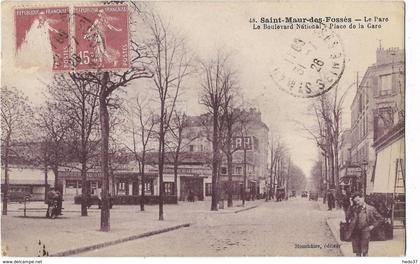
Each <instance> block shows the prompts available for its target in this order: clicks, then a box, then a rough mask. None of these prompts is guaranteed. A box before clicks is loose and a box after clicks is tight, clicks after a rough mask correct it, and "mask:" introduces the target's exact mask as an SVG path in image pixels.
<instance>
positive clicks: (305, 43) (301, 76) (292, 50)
mask: <svg viewBox="0 0 420 264" xmlns="http://www.w3.org/2000/svg"><path fill="white" fill-rule="evenodd" d="M344 68H345V53H344V48H343V45H342V42H341V40H340V38H339V36H338V35H337V34H336V33H335V32H333V31H332V30H330V29H328V28H327V27H326V26H325V25H323V24H321V23H319V24H318V26H317V28H316V29H314V30H313V31H312V32H311V33H307V34H305V35H302V36H300V37H296V38H294V39H293V41H292V43H291V44H290V46H289V48H288V50H287V52H286V54H284V56H283V57H282V61H281V65H278V67H276V68H275V69H274V70H273V71H272V72H271V74H270V76H271V78H272V80H273V81H274V82H275V83H276V85H277V86H278V87H279V88H280V89H281V90H283V91H285V92H287V93H289V94H291V95H293V96H296V97H303V98H311V97H316V96H319V95H322V94H324V93H325V92H327V91H328V90H330V89H331V88H332V87H333V86H334V85H336V84H337V83H338V81H339V80H340V78H341V76H342V74H343V72H344Z"/></svg>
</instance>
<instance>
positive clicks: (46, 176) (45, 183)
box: [44, 162, 49, 203]
mask: <svg viewBox="0 0 420 264" xmlns="http://www.w3.org/2000/svg"><path fill="white" fill-rule="evenodd" d="M44 186H45V188H44V203H47V202H48V201H47V194H48V189H49V186H48V165H47V163H46V162H45V163H44Z"/></svg>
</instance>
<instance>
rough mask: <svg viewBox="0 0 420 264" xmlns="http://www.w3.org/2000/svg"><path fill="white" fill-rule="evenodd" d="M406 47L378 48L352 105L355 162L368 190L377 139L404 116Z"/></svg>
mask: <svg viewBox="0 0 420 264" xmlns="http://www.w3.org/2000/svg"><path fill="white" fill-rule="evenodd" d="M404 71H405V70H404V50H402V49H398V48H390V49H383V48H382V47H380V48H378V49H377V51H376V63H375V64H373V65H371V66H369V67H368V69H367V70H366V72H365V74H364V75H363V78H362V79H361V81H360V83H358V85H357V91H356V95H355V97H354V99H353V102H352V104H351V136H350V137H351V150H350V156H351V157H350V160H351V164H352V165H354V166H357V167H359V168H360V170H361V172H362V176H361V177H363V186H364V188H365V190H366V193H367V194H369V193H371V192H372V191H373V186H374V177H373V176H374V169H375V162H376V156H377V155H376V151H375V149H374V147H373V144H374V142H375V140H376V139H377V138H379V137H381V136H382V135H384V134H385V133H386V131H387V130H389V129H390V128H392V127H393V125H394V124H396V123H398V120H399V119H403V118H404V116H403V115H404V107H405V106H404Z"/></svg>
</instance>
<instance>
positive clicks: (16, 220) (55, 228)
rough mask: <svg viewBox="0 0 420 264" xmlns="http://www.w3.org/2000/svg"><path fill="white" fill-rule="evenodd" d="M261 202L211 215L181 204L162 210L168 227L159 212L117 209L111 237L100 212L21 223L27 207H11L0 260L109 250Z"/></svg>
mask: <svg viewBox="0 0 420 264" xmlns="http://www.w3.org/2000/svg"><path fill="white" fill-rule="evenodd" d="M262 202H263V201H262V200H258V201H247V202H246V205H245V207H242V206H241V202H240V201H234V207H231V208H227V207H226V204H225V209H220V210H219V211H213V212H212V211H210V201H202V202H193V203H190V202H179V204H178V205H164V219H165V220H164V221H159V220H158V206H157V205H155V206H147V205H146V207H145V211H143V212H141V211H140V208H139V206H122V205H116V206H114V207H113V209H111V217H110V223H111V231H110V232H101V231H99V228H100V210H99V209H97V207H94V208H91V209H89V211H88V216H87V217H81V216H80V205H75V204H73V203H72V202H69V201H67V202H64V203H63V207H64V208H65V209H64V212H63V213H64V215H63V216H61V217H59V218H57V219H47V218H45V212H31V211H28V213H27V217H23V211H21V210H19V208H23V204H10V205H9V207H8V209H9V212H8V215H7V216H2V218H1V222H2V231H1V232H2V233H1V234H2V237H1V239H2V255H7V256H38V255H42V251H43V248H44V245H45V250H46V251H47V252H48V254H49V255H50V256H52V255H58V256H63V255H73V254H77V253H80V252H85V251H88V250H93V249H96V248H98V247H104V246H109V245H113V244H117V243H122V242H125V241H129V240H133V239H138V238H141V237H146V236H150V235H156V234H159V233H162V232H168V231H172V230H175V229H179V228H185V227H188V226H189V225H191V224H194V223H197V222H199V221H203V220H204V219H205V218H206V216H208V215H209V214H213V215H218V214H229V213H232V214H233V213H236V212H238V211H240V210H243V209H250V208H251V207H255V206H258V204H259V203H262ZM28 207H29V208H36V207H38V208H41V207H45V206H44V205H43V203H42V202H33V203H30V204H29V205H28Z"/></svg>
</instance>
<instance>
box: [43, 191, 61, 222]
mask: <svg viewBox="0 0 420 264" xmlns="http://www.w3.org/2000/svg"><path fill="white" fill-rule="evenodd" d="M58 198H59V195H58V193H57V192H56V191H55V189H54V188H51V189H50V190H49V191H48V192H47V205H48V207H47V214H46V217H47V218H48V217H50V213H49V212H50V208H51V206H53V204H54V201H56V200H57V199H58Z"/></svg>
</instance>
